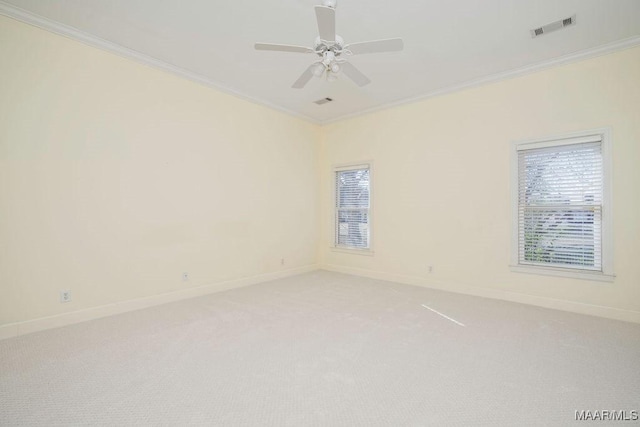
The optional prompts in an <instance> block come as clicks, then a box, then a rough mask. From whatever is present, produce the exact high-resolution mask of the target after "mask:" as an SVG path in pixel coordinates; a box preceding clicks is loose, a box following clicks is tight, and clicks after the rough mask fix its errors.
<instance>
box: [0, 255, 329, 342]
mask: <svg viewBox="0 0 640 427" xmlns="http://www.w3.org/2000/svg"><path fill="white" fill-rule="evenodd" d="M318 269H319V266H318V265H316V264H312V265H308V266H304V267H297V268H291V269H287V270H283V271H277V272H274V273H266V274H259V275H257V276H250V277H243V278H241V279H234V280H227V281H224V282H217V283H211V284H208V285H203V286H197V287H194V288H188V289H180V290H178V291H173V292H167V293H164V294H160V295H153V296H150V297H145V298H137V299H133V300H127V301H121V302H116V303H113V304H105V305H101V306H98V307H91V308H86V309H83V310H77V311H72V312H69V313H62V314H57V315H55V316H47V317H41V318H38V319H32V320H25V321H22V322H16V323H9V324H6V325H2V326H0V340H2V339H7V338H13V337H17V336H20V335H26V334H30V333H33V332H38V331H43V330H46V329H53V328H59V327H61V326H66V325H72V324H74V323H80V322H86V321H87V320H93V319H99V318H101V317H107V316H113V315H114V314H120V313H125V312H128V311H134V310H140V309H143V308H147V307H153V306H156V305H161V304H166V303H169V302H174V301H180V300H184V299H189V298H195V297H199V296H202V295H207V294H212V293H215V292H221V291H226V290H229V289H235V288H241V287H243V286H249V285H255V284H257V283H262V282H267V281H270V280H275V279H280V278H283V277H289V276H295V275H297V274H302V273H307V272H310V271H315V270H318Z"/></svg>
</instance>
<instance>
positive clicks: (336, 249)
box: [329, 246, 373, 256]
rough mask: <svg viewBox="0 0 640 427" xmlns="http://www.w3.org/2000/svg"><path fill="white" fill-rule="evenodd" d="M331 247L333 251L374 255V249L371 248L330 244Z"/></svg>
mask: <svg viewBox="0 0 640 427" xmlns="http://www.w3.org/2000/svg"><path fill="white" fill-rule="evenodd" d="M329 249H330V250H331V251H332V252H340V253H343V254H352V255H364V256H373V251H372V250H371V249H355V248H342V247H339V246H330V247H329Z"/></svg>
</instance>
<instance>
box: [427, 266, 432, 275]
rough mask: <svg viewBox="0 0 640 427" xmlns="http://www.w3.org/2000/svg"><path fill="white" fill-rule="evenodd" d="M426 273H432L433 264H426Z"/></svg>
mask: <svg viewBox="0 0 640 427" xmlns="http://www.w3.org/2000/svg"><path fill="white" fill-rule="evenodd" d="M427 273H429V274H431V273H433V265H428V266H427Z"/></svg>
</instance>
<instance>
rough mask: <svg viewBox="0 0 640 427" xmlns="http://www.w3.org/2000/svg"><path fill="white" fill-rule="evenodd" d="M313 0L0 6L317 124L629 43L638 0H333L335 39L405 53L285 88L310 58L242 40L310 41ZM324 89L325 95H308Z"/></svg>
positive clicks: (636, 25) (637, 29)
mask: <svg viewBox="0 0 640 427" xmlns="http://www.w3.org/2000/svg"><path fill="white" fill-rule="evenodd" d="M320 3H321V0H274V1H264V0H225V1H220V0H217V1H216V0H188V1H186V0H5V2H4V4H3V2H2V1H0V12H2V13H5V14H8V15H10V16H14V17H18V18H19V19H22V20H25V21H27V22H31V23H37V24H38V25H40V26H43V27H45V28H49V29H53V30H55V31H58V32H63V33H65V32H66V33H67V34H71V35H76V36H78V35H79V34H80V35H81V36H82V37H81V38H84V39H85V41H89V42H91V41H94V42H96V41H97V43H94V44H97V45H102V46H103V47H104V46H105V45H107V44H105V43H102V40H106V41H108V42H112V43H114V44H116V45H119V46H122V47H125V48H128V49H131V50H133V51H136V52H139V53H142V54H144V55H146V56H149V57H152V58H155V59H157V60H160V61H162V63H166V64H170V65H172V66H174V67H173V70H174V71H176V70H178V69H181V70H186V71H188V72H190V73H191V77H192V78H194V77H195V78H196V79H200V80H201V81H205V82H208V83H209V84H212V85H214V86H219V87H222V88H225V89H226V90H229V91H232V92H235V93H237V94H240V95H242V96H245V97H247V98H251V99H253V100H257V101H258V102H261V103H265V104H268V105H272V106H276V107H277V108H280V109H283V110H286V111H288V112H291V113H294V114H297V115H299V116H304V117H305V118H308V119H310V120H312V121H315V122H319V123H325V122H329V121H332V120H336V119H338V118H341V117H345V116H350V115H354V114H358V113H360V112H363V111H370V110H373V109H377V108H382V107H384V106H388V105H391V104H397V103H401V102H404V101H407V100H411V99H416V98H420V97H425V96H430V95H433V94H436V93H440V92H444V91H448V90H452V89H454V88H456V87H462V86H465V85H471V84H474V83H477V82H479V81H488V80H491V79H494V78H498V77H499V76H501V75H502V76H504V75H512V73H510V72H511V71H515V73H518V72H523V71H524V70H531V69H535V68H536V67H541V66H545V65H548V64H550V63H554V62H557V59H558V58H564V59H566V58H567V57H573V58H576V57H584V56H585V55H572V54H575V53H582V54H587V55H590V54H595V53H597V52H600V53H602V52H606V51H610V50H611V48H618V47H621V46H631V45H638V44H640V1H639V0H457V1H442V0H394V1H382V0H366V1H365V0H359V1H357V0H338V7H337V9H336V14H337V18H336V19H337V24H336V26H337V32H338V34H340V35H341V36H342V37H343V38H344V39H345V41H346V43H354V42H359V41H366V40H375V39H383V38H392V37H402V38H403V39H404V44H405V50H404V51H403V52H399V53H397V52H396V53H383V54H373V55H364V56H355V57H352V58H351V62H352V63H353V64H354V65H356V66H357V67H358V68H359V69H360V70H361V71H362V72H363V73H365V74H366V75H367V76H369V78H371V80H372V83H371V84H370V85H368V86H365V87H362V88H359V87H357V86H356V85H355V84H353V83H352V82H351V81H350V80H348V79H345V78H344V77H342V78H341V79H340V80H339V81H337V82H335V83H328V82H326V81H324V80H321V79H313V80H312V81H311V82H310V83H309V84H308V85H307V86H306V87H305V88H304V89H301V90H300V89H292V88H291V84H292V83H293V82H294V81H295V80H296V79H297V78H298V76H299V75H300V74H301V73H302V72H303V71H304V70H305V68H306V67H307V66H308V65H310V64H311V63H312V62H313V60H314V58H315V57H314V56H313V55H311V54H296V53H284V52H263V51H255V50H254V49H253V44H254V42H269V43H283V44H294V45H301V46H310V47H311V46H312V44H313V41H314V39H315V37H316V36H317V27H316V22H315V15H314V9H313V6H314V5H316V4H320ZM11 5H13V6H15V7H18V8H20V9H23V10H24V11H26V12H28V13H23V11H20V10H17V9H14V8H12V7H11ZM573 14H576V15H577V19H576V21H577V24H576V25H575V26H571V27H567V28H565V29H563V30H561V31H557V32H553V33H549V34H546V35H544V36H542V37H538V38H535V39H532V38H531V36H530V34H529V30H530V29H532V28H535V27H539V26H542V25H545V24H547V23H550V22H552V21H556V20H559V19H562V18H565V17H568V16H571V15H573ZM38 17H44V18H46V19H45V20H42V19H39V18H38ZM57 23H62V24H64V25H66V26H68V27H72V28H68V27H61V26H58V25H57ZM74 29H75V30H80V32H83V33H87V34H88V35H89V36H87V35H86V34H85V35H82V34H81V33H80V32H77V31H74ZM602 46H606V47H605V48H604V49H598V48H600V47H602ZM594 49H595V50H594ZM123 52H124V53H125V54H127V50H126V49H122V50H121V51H120V53H123ZM128 53H130V54H131V53H132V52H131V51H128ZM130 56H131V55H130ZM134 56H135V55H134ZM156 65H158V64H156ZM160 66H162V64H160ZM178 71H179V70H178ZM505 73H506V74H505ZM327 96H328V97H331V98H333V99H334V100H335V101H334V102H332V103H329V104H325V105H323V106H318V105H316V104H314V103H313V101H315V100H317V99H320V98H324V97H327Z"/></svg>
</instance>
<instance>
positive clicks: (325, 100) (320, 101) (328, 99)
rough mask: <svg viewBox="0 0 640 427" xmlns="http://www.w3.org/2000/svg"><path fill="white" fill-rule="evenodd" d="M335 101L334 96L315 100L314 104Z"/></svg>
mask: <svg viewBox="0 0 640 427" xmlns="http://www.w3.org/2000/svg"><path fill="white" fill-rule="evenodd" d="M331 101H333V99H332V98H322V99H318V100H317V101H313V103H314V104H318V105H324V104H326V103H328V102H331Z"/></svg>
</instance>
